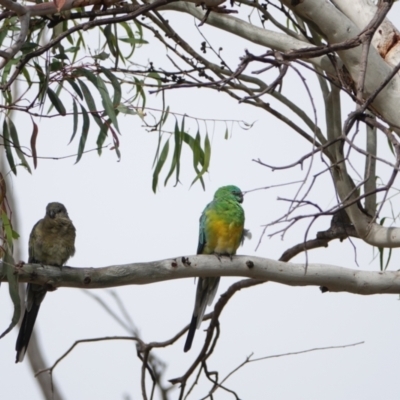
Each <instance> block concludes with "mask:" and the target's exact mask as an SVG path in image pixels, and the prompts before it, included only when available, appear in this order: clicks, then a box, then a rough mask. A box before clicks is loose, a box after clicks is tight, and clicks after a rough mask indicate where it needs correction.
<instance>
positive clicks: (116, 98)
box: [100, 67, 122, 107]
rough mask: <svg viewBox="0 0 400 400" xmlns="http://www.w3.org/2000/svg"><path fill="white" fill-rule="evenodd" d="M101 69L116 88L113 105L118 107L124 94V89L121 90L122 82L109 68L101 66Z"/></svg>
mask: <svg viewBox="0 0 400 400" xmlns="http://www.w3.org/2000/svg"><path fill="white" fill-rule="evenodd" d="M100 69H101V71H102V72H103V74H104V75H105V76H106V77H107V78H108V79H109V81H110V82H111V85H112V87H113V89H114V98H113V105H114V107H118V106H119V105H120V102H121V96H122V90H121V84H120V83H119V80H118V79H117V77H116V76H115V75H114V74H113V73H112V72H111V71H110V70H108V69H107V68H103V67H100Z"/></svg>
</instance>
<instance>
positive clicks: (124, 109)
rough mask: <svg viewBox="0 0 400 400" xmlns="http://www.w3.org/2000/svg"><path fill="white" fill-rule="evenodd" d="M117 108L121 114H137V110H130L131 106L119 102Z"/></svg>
mask: <svg viewBox="0 0 400 400" xmlns="http://www.w3.org/2000/svg"><path fill="white" fill-rule="evenodd" d="M117 110H118V111H120V112H122V114H128V115H137V112H136V111H135V110H132V109H131V108H129V107H127V106H126V105H124V104H120V105H119V106H118V107H117Z"/></svg>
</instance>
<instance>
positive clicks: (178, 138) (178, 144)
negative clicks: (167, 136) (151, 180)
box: [164, 122, 182, 186]
mask: <svg viewBox="0 0 400 400" xmlns="http://www.w3.org/2000/svg"><path fill="white" fill-rule="evenodd" d="M174 141H175V143H174V144H175V150H174V155H173V157H172V161H171V167H170V169H169V172H168V175H167V177H166V178H165V181H164V186H165V185H166V184H167V183H168V180H169V178H170V177H171V176H172V174H173V173H174V171H175V170H176V183H178V182H179V172H180V158H181V151H182V131H181V130H180V129H179V127H178V122H175V129H174Z"/></svg>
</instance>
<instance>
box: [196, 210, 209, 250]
mask: <svg viewBox="0 0 400 400" xmlns="http://www.w3.org/2000/svg"><path fill="white" fill-rule="evenodd" d="M211 206H212V202H211V203H210V204H208V205H207V207H206V208H205V209H204V211H203V212H202V213H201V216H200V221H199V222H200V223H199V243H198V245H197V254H203V250H204V246H205V245H206V242H207V241H206V230H205V226H206V220H207V213H206V211H207V210H208V209H209V208H210V207H211Z"/></svg>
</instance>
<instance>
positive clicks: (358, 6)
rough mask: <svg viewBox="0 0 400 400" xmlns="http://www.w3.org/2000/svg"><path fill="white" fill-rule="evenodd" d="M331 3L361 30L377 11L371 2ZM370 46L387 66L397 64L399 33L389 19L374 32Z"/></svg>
mask: <svg viewBox="0 0 400 400" xmlns="http://www.w3.org/2000/svg"><path fill="white" fill-rule="evenodd" d="M332 3H333V4H335V6H336V7H338V8H339V10H340V11H342V12H343V14H345V15H346V16H347V17H348V18H349V19H350V20H351V21H352V22H353V23H354V24H355V25H356V26H357V27H358V28H359V29H361V30H362V29H364V28H365V27H366V26H367V25H368V23H369V22H370V21H371V19H372V18H373V17H374V15H375V13H376V10H377V6H376V5H375V4H374V3H373V2H372V1H371V0H352V1H348V0H333V1H332ZM372 45H373V46H374V47H375V48H376V49H377V50H378V52H379V54H380V55H381V57H383V58H384V59H385V61H386V62H387V63H388V64H389V65H391V66H395V65H396V64H398V63H399V61H400V32H399V31H398V30H397V28H396V27H395V26H394V25H393V24H392V22H391V21H389V19H387V18H386V19H385V20H384V21H383V23H382V24H381V25H380V26H379V29H378V30H377V31H376V32H375V35H374V37H373V39H372Z"/></svg>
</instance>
